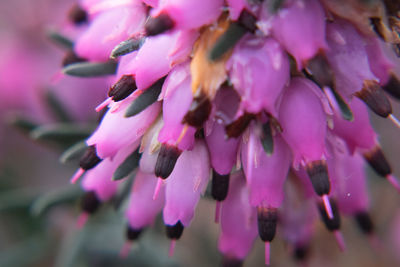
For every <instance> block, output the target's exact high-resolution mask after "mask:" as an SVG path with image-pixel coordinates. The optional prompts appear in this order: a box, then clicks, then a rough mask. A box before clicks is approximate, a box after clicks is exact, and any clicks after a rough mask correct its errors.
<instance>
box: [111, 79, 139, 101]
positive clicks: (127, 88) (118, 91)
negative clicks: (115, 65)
mask: <svg viewBox="0 0 400 267" xmlns="http://www.w3.org/2000/svg"><path fill="white" fill-rule="evenodd" d="M136 88H137V87H136V82H135V79H134V78H133V75H122V77H121V79H119V80H118V82H116V83H115V84H114V85H113V86H111V87H110V90H109V91H108V96H109V97H112V99H113V100H114V101H115V102H118V101H121V100H124V99H125V98H127V97H128V96H129V95H130V94H132V93H133V92H134V91H135V90H136Z"/></svg>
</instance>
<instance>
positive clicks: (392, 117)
mask: <svg viewBox="0 0 400 267" xmlns="http://www.w3.org/2000/svg"><path fill="white" fill-rule="evenodd" d="M389 119H390V120H391V121H392V122H393V123H394V125H396V127H397V128H400V121H399V119H397V118H396V117H395V116H394V115H393V114H390V115H389Z"/></svg>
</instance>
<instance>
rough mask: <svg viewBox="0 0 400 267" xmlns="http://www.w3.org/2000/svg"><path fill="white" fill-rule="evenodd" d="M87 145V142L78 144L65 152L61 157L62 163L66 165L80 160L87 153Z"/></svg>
mask: <svg viewBox="0 0 400 267" xmlns="http://www.w3.org/2000/svg"><path fill="white" fill-rule="evenodd" d="M86 149H87V145H86V142H85V141H81V142H78V143H76V144H74V145H73V146H71V147H69V148H68V149H67V150H65V151H64V152H63V153H62V154H61V156H60V162H61V163H63V164H65V163H69V162H71V161H74V160H79V159H80V158H81V156H82V155H83V154H84V153H85V151H86Z"/></svg>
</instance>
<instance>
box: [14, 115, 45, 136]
mask: <svg viewBox="0 0 400 267" xmlns="http://www.w3.org/2000/svg"><path fill="white" fill-rule="evenodd" d="M8 123H9V124H10V125H12V126H13V127H15V128H17V129H18V130H20V131H22V132H24V133H29V132H31V131H32V130H33V129H35V128H36V127H38V126H39V124H37V123H36V122H34V121H33V120H31V119H28V118H26V117H22V116H18V115H15V116H12V117H10V119H8Z"/></svg>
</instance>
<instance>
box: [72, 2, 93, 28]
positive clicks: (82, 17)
mask: <svg viewBox="0 0 400 267" xmlns="http://www.w3.org/2000/svg"><path fill="white" fill-rule="evenodd" d="M68 19H69V20H70V21H71V22H72V23H74V24H77V25H79V24H83V23H85V22H87V20H88V15H87V13H86V11H85V10H84V9H82V7H80V6H79V5H78V4H75V5H73V6H72V7H71V9H70V10H69V12H68Z"/></svg>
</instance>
